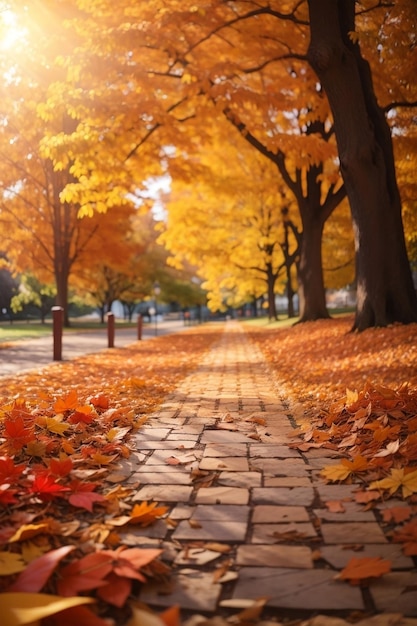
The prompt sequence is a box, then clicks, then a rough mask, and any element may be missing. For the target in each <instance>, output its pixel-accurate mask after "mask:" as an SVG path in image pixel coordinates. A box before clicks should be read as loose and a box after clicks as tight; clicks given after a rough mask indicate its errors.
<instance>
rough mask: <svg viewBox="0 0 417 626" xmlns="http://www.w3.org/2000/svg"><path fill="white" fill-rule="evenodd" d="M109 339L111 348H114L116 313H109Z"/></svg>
mask: <svg viewBox="0 0 417 626" xmlns="http://www.w3.org/2000/svg"><path fill="white" fill-rule="evenodd" d="M107 339H108V345H109V348H114V313H107Z"/></svg>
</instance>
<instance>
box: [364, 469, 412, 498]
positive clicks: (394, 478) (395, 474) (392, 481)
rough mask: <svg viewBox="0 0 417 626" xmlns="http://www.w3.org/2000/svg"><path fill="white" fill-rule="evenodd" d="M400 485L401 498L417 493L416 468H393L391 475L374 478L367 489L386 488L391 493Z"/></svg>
mask: <svg viewBox="0 0 417 626" xmlns="http://www.w3.org/2000/svg"><path fill="white" fill-rule="evenodd" d="M400 487H401V490H402V495H403V498H407V497H408V496H411V495H412V494H413V493H417V470H416V469H414V468H412V467H402V468H394V469H392V470H391V475H390V476H387V478H382V479H381V480H374V481H373V482H372V483H371V484H370V485H369V489H383V490H384V489H387V490H388V491H389V493H390V494H391V495H392V494H393V493H395V492H396V491H397V490H398V489H399V488H400Z"/></svg>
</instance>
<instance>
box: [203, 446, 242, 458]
mask: <svg viewBox="0 0 417 626" xmlns="http://www.w3.org/2000/svg"><path fill="white" fill-rule="evenodd" d="M247 453H248V449H247V445H245V444H244V443H236V444H228V443H227V444H223V443H218V444H216V445H210V444H208V445H207V446H206V447H205V450H204V457H206V456H210V457H211V456H214V457H219V456H220V457H222V456H246V455H247Z"/></svg>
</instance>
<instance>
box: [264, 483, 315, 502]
mask: <svg viewBox="0 0 417 626" xmlns="http://www.w3.org/2000/svg"><path fill="white" fill-rule="evenodd" d="M252 498H253V502H254V503H255V504H287V505H296V506H297V505H301V506H309V505H310V504H312V502H313V500H314V490H313V488H310V487H294V488H293V489H291V488H290V487H255V488H254V489H253V492H252Z"/></svg>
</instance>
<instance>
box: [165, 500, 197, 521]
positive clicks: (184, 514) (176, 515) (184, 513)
mask: <svg viewBox="0 0 417 626" xmlns="http://www.w3.org/2000/svg"><path fill="white" fill-rule="evenodd" d="M195 508H196V507H194V506H189V505H188V504H178V505H177V506H176V507H174V508H173V509H172V510H171V511H170V514H169V517H170V519H174V520H177V519H189V518H190V517H191V516H192V514H193V513H194V511H195Z"/></svg>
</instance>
